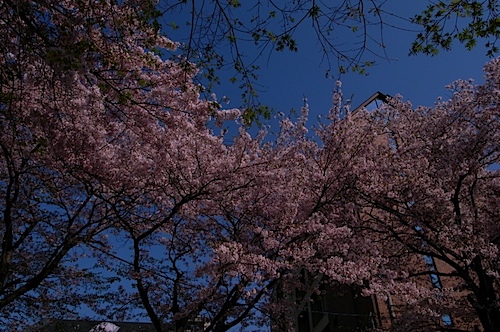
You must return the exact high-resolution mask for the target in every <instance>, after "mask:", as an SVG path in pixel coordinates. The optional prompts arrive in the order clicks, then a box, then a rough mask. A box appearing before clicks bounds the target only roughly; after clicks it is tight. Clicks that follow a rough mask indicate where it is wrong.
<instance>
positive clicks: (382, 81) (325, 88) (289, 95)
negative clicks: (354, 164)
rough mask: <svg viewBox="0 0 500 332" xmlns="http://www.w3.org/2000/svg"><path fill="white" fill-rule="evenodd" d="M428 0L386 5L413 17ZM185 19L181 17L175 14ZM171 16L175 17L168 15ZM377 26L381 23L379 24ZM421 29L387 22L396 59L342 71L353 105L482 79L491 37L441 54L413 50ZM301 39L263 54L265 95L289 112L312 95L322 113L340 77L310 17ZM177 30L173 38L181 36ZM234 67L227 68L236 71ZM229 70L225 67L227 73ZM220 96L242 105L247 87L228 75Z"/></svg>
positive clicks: (428, 98) (430, 97) (426, 96)
mask: <svg viewBox="0 0 500 332" xmlns="http://www.w3.org/2000/svg"><path fill="white" fill-rule="evenodd" d="M427 3H428V1H401V0H387V2H386V4H385V5H384V7H383V8H385V9H386V10H390V11H391V12H393V13H396V14H398V15H400V16H402V17H406V18H409V17H411V16H413V15H414V14H416V13H418V12H420V11H421V10H422V9H424V8H425V5H426V4H427ZM173 20H176V21H177V22H181V21H182V19H181V17H179V16H177V17H173ZM165 21H166V22H170V21H171V20H170V17H166V18H165ZM387 23H390V24H394V25H397V26H399V27H404V28H407V29H410V30H411V29H415V27H412V26H411V25H409V24H408V23H405V22H404V21H402V20H399V19H395V18H394V19H393V18H390V17H389V18H387ZM374 29H376V28H375V27H374ZM187 30H188V29H187V28H185V27H182V26H181V29H179V30H178V31H177V32H176V33H180V34H181V35H182V33H185V32H186V31H187ZM415 36H416V32H414V31H413V32H411V31H402V30H396V29H391V28H388V27H385V28H384V38H385V40H384V41H385V45H386V52H387V56H388V58H389V59H391V60H387V59H377V58H375V57H373V56H370V55H369V54H366V58H365V59H366V60H374V59H376V60H377V64H376V65H375V66H374V67H372V68H370V69H369V75H367V76H363V75H360V74H356V73H348V74H344V75H343V76H342V77H341V81H342V83H343V85H342V90H343V92H344V96H345V98H350V97H351V96H352V97H353V99H352V105H353V107H355V106H357V105H359V104H360V103H361V102H363V101H364V100H365V99H366V98H368V97H369V96H371V95H372V94H373V93H374V92H376V91H381V92H383V93H385V94H389V95H392V96H394V95H396V94H401V95H402V96H403V97H404V100H410V101H412V103H413V105H414V106H416V105H428V106H430V105H432V104H433V103H434V101H435V100H436V98H437V97H438V96H442V97H443V98H445V99H446V97H447V96H449V93H448V92H447V90H446V89H445V86H446V85H447V84H449V83H451V82H452V81H454V80H456V79H469V78H473V79H475V80H476V82H478V83H480V82H481V81H482V77H483V73H482V67H483V66H484V64H485V63H486V62H487V61H489V58H488V57H487V56H486V55H485V54H486V49H485V48H484V46H483V45H484V43H485V41H481V40H480V41H479V42H478V46H477V47H476V48H475V49H474V50H472V51H467V50H465V48H464V47H463V46H462V45H461V44H459V43H458V42H455V43H454V44H453V49H452V51H449V52H444V51H443V52H440V53H439V54H438V55H437V56H436V57H430V56H426V55H417V56H408V51H409V48H410V44H411V42H412V41H413V39H414V38H415ZM295 37H296V40H297V42H298V48H299V50H298V52H297V53H293V52H287V51H284V52H274V53H272V54H271V55H270V57H268V56H267V54H266V55H265V56H263V57H261V59H260V61H259V63H258V64H259V65H260V67H261V70H260V71H259V76H260V78H259V84H261V85H262V86H263V87H262V88H261V89H260V90H261V91H260V101H261V102H262V103H263V104H265V105H268V106H270V107H272V108H273V109H274V110H276V111H282V112H285V113H287V112H288V111H289V110H290V109H292V108H294V109H299V108H300V107H301V106H302V99H303V97H304V96H305V97H307V99H308V103H309V105H310V112H311V118H315V117H316V116H317V115H319V114H327V113H328V109H329V108H330V105H331V99H332V98H331V97H332V91H333V90H334V88H335V83H336V79H335V78H325V70H326V69H327V65H326V63H324V62H323V63H322V54H321V52H320V51H319V48H318V45H317V42H316V39H315V35H314V32H313V31H312V29H311V28H310V24H309V26H308V23H307V22H306V23H305V25H304V26H303V27H302V29H301V30H299V34H298V35H296V36H295ZM175 38H176V37H175V36H173V39H174V40H175ZM352 38H353V34H350V33H346V34H345V36H336V40H337V41H338V42H346V43H349V42H352ZM252 52H256V50H255V48H253V46H252V44H251V43H249V44H248V48H247V49H245V50H244V53H245V54H246V55H248V57H249V58H251V57H252V56H253V54H255V53H252ZM231 74H232V73H227V75H231ZM222 75H224V73H222ZM215 91H216V93H217V96H218V97H222V96H223V95H225V96H228V97H229V98H230V99H231V104H230V105H227V106H226V107H237V106H239V105H240V102H239V96H240V94H241V91H239V90H238V89H237V85H235V84H231V83H229V81H228V80H227V79H222V83H221V85H220V86H218V87H216V89H215Z"/></svg>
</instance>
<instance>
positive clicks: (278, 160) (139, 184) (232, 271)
mask: <svg viewBox="0 0 500 332" xmlns="http://www.w3.org/2000/svg"><path fill="white" fill-rule="evenodd" d="M150 6H151V3H150V2H148V1H144V2H141V1H138V2H135V1H131V2H127V1H126V2H120V3H115V2H112V1H110V2H108V1H100V2H92V3H91V4H89V5H88V6H87V5H86V4H84V3H80V2H73V1H66V2H60V1H44V2H30V1H21V2H10V1H6V2H4V3H3V5H2V7H1V9H2V11H1V15H2V16H1V17H2V20H1V25H0V30H1V31H2V34H3V35H5V36H7V37H6V38H7V39H6V43H5V44H2V58H1V59H2V60H1V61H2V62H1V65H2V66H1V70H2V71H1V75H2V81H1V103H0V105H1V110H2V113H1V126H2V133H1V137H0V143H1V147H2V159H1V164H0V166H1V168H0V169H1V171H0V175H1V183H2V186H1V199H2V201H1V203H0V206H1V208H2V219H1V221H2V224H1V227H2V228H1V229H0V235H1V242H2V247H1V260H0V267H1V272H0V312H1V313H2V316H1V317H2V324H3V326H5V327H6V328H7V324H9V327H10V328H11V329H14V330H15V329H22V328H23V326H24V325H25V324H30V323H32V322H33V320H34V319H36V317H40V316H42V317H43V316H44V315H50V316H51V317H64V318H67V317H68V316H74V311H75V310H77V308H78V306H79V305H82V304H85V305H86V306H88V307H89V308H90V309H92V310H95V311H96V312H97V313H98V314H100V315H102V316H106V317H119V318H127V317H131V316H128V315H133V311H134V309H136V308H138V307H142V308H143V309H144V312H145V313H146V314H147V315H148V317H149V318H150V319H151V321H152V322H153V324H154V325H155V327H156V329H157V330H159V331H161V330H162V329H165V328H166V326H170V325H173V326H174V327H175V328H176V329H182V328H186V327H187V326H188V325H189V324H191V323H192V322H193V320H196V319H198V318H199V317H204V319H207V320H208V323H207V324H208V325H207V329H208V330H217V331H226V330H228V329H230V328H232V327H234V326H236V325H243V326H244V325H246V324H263V319H264V318H265V317H267V316H266V315H269V314H270V311H271V310H272V309H273V306H276V303H271V295H272V292H273V286H274V285H276V283H277V282H278V281H279V280H283V279H284V278H285V277H286V278H287V280H288V281H289V282H290V283H292V281H293V279H294V278H295V279H296V277H297V273H296V271H297V270H298V269H301V268H304V267H305V268H308V269H309V270H311V271H317V270H319V269H320V266H321V267H322V268H321V270H322V271H323V270H324V271H326V270H328V271H330V272H329V274H330V275H331V277H332V278H333V279H336V280H337V279H342V280H347V281H350V282H361V279H363V278H364V277H359V276H358V274H356V273H352V269H351V266H352V264H353V262H351V260H350V259H349V258H346V259H345V260H344V261H342V259H340V260H338V261H337V263H336V264H335V265H332V261H330V260H329V258H331V259H334V258H335V257H337V256H345V255H346V248H347V246H348V244H347V241H348V240H347V239H348V237H349V236H350V232H349V230H348V229H347V228H346V227H345V225H344V224H343V222H341V221H340V219H337V218H331V221H329V220H330V219H329V217H328V216H329V215H332V216H333V215H335V214H338V215H345V216H349V218H351V217H352V214H351V213H350V210H349V209H346V208H345V206H344V204H343V203H342V202H341V198H343V197H348V196H349V195H350V194H349V188H351V184H350V182H349V181H350V179H351V178H350V176H348V175H347V174H345V172H346V169H345V168H344V167H343V166H345V165H342V167H336V168H332V169H330V166H328V165H329V164H328V162H327V160H329V159H328V157H323V152H322V150H321V149H320V148H319V147H318V145H317V144H316V143H315V142H314V141H311V140H309V139H307V138H306V132H307V130H306V128H305V119H306V115H305V114H304V117H302V118H301V119H299V121H298V122H297V123H292V122H291V121H290V120H289V119H286V118H283V119H282V134H281V135H280V136H279V137H278V138H277V140H276V143H275V144H271V143H266V140H264V134H262V135H261V136H258V137H255V138H252V137H251V136H250V135H249V134H248V133H247V132H246V130H245V128H244V127H241V129H240V133H239V135H237V137H236V138H235V141H234V143H233V144H232V145H227V144H224V136H223V135H222V134H218V133H214V130H216V129H211V126H209V125H207V124H208V123H209V122H210V121H214V122H215V123H219V122H221V121H225V120H228V119H235V118H240V117H241V112H240V111H238V110H220V109H219V105H218V103H217V102H216V100H212V101H207V100H201V99H200V98H199V92H200V89H201V88H200V87H199V86H198V85H196V84H194V83H193V77H194V75H195V74H196V69H195V68H194V66H192V65H190V64H189V63H185V62H174V61H170V60H163V59H162V58H160V57H159V56H158V55H157V54H156V53H155V52H156V50H155V47H159V48H162V49H164V50H166V51H168V50H170V49H172V48H174V47H175V44H174V43H173V42H171V41H170V40H168V39H166V38H164V37H161V36H159V35H158V34H157V31H156V30H155V29H154V25H149V24H148V19H149V16H148V15H149V14H148V11H149V10H150V9H151V8H150ZM306 111H307V109H306V108H305V109H304V112H305V113H306ZM337 120H338V119H337ZM339 123H341V122H339V121H337V122H336V124H337V125H338V124H339ZM345 135H347V133H346V132H344V136H342V137H344V138H343V139H345ZM366 142H369V141H366ZM328 151H329V150H328ZM340 151H342V150H340V149H339V147H338V142H337V143H336V144H333V145H332V152H331V153H332V154H335V153H340ZM329 153H330V152H329ZM350 156H351V157H352V155H350ZM351 157H349V156H347V157H346V160H345V162H349V161H350V158H351ZM325 158H326V159H325ZM318 170H321V171H323V172H324V173H325V175H324V177H325V181H331V183H329V184H328V185H325V186H319V187H317V186H316V183H315V180H316V177H317V175H316V171H318ZM340 171H341V172H342V174H339V173H338V172H340ZM326 174H328V175H326ZM304 185H311V186H312V187H310V188H308V187H307V186H306V187H303V186H304ZM326 206H329V209H326ZM320 210H321V211H320ZM339 218H340V217H339ZM346 218H347V217H346ZM322 230H328V234H330V237H328V239H330V240H329V241H330V242H329V243H331V246H329V247H327V248H329V249H328V250H326V249H322V250H323V251H325V250H326V251H325V253H324V254H323V253H321V254H320V253H318V254H317V255H316V254H315V252H317V251H318V250H319V248H321V247H322V246H323V245H324V243H323V241H326V239H327V238H319V237H318V236H317V235H318V234H320V233H321V232H322ZM110 238H111V239H112V240H110ZM113 238H115V239H113ZM120 240H124V241H128V242H126V245H128V244H130V246H129V253H131V255H130V256H128V257H127V256H125V257H123V255H122V254H123V253H122V252H120V250H119V249H120V248H119V241H120ZM121 255H122V256H121ZM327 255H328V256H327ZM316 256H318V257H316ZM86 257H88V260H89V261H90V262H92V263H93V264H95V265H94V267H90V268H89V267H88V266H85V259H84V258H86ZM320 264H322V265H320ZM364 270H365V271H367V270H369V266H368V265H367V266H365V267H364ZM99 272H102V273H99ZM118 279H121V280H125V279H128V280H131V281H132V282H133V285H134V287H135V290H133V289H124V288H122V287H120V286H117V289H115V288H114V286H113V285H112V281H115V280H118ZM127 293H129V294H127ZM127 295H130V296H127ZM103 302H104V303H103ZM134 307H135V308H134ZM127 309H130V312H129V311H127Z"/></svg>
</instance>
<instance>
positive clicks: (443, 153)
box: [360, 59, 500, 331]
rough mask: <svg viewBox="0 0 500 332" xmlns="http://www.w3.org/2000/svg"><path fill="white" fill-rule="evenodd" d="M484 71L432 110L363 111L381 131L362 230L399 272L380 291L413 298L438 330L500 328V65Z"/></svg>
mask: <svg viewBox="0 0 500 332" xmlns="http://www.w3.org/2000/svg"><path fill="white" fill-rule="evenodd" d="M485 73H486V75H485V79H486V83H485V84H483V85H480V86H474V85H473V83H472V82H467V81H457V82H455V83H453V84H451V85H450V86H449V89H450V91H451V92H452V93H453V96H452V97H451V98H450V99H449V100H447V101H442V100H439V101H438V102H437V103H436V104H435V105H434V107H417V108H415V109H412V107H411V104H410V103H404V102H402V101H401V100H400V99H398V98H396V99H393V100H392V101H391V102H390V103H389V105H387V106H386V107H384V108H382V109H380V110H378V111H376V112H375V113H373V114H371V115H364V116H363V115H360V117H361V118H364V119H365V121H371V122H372V123H373V125H374V127H373V128H374V130H375V131H377V132H378V133H379V135H380V138H379V143H378V144H376V146H377V150H375V153H374V154H373V155H371V156H370V157H369V158H368V159H367V160H368V163H367V165H369V167H368V168H367V173H366V175H367V176H365V177H364V179H363V181H362V182H361V183H363V185H362V186H361V187H360V193H361V197H360V199H361V201H360V203H361V204H360V206H362V207H363V213H362V214H361V218H362V219H363V229H360V232H362V233H365V234H367V236H370V237H372V239H373V242H378V243H380V245H379V250H380V255H382V256H384V257H386V258H387V273H389V271H393V272H391V273H394V277H393V281H392V282H391V283H390V284H389V285H392V286H386V287H385V289H384V290H382V289H381V290H380V291H381V292H382V291H385V292H387V291H388V290H389V292H390V293H392V295H394V296H399V297H400V298H405V299H407V300H408V301H409V303H411V304H412V306H413V307H414V309H415V308H416V309H418V310H417V311H420V314H423V313H424V312H425V313H424V316H426V317H427V319H425V322H427V323H428V322H429V316H433V315H434V317H436V318H435V320H434V327H433V328H434V329H442V328H443V327H442V325H443V323H444V325H445V326H444V328H445V329H446V328H450V329H452V328H453V326H447V325H450V323H451V322H452V321H455V322H456V323H457V325H459V326H460V324H465V326H467V325H468V326H469V328H470V329H472V328H473V325H474V324H478V325H480V326H481V329H482V330H484V331H497V330H498V329H499V328H500V325H499V324H500V321H499V320H498V319H499V317H500V311H499V310H500V305H499V296H500V293H499V292H500V283H499V280H500V279H499V277H500V275H499V272H500V271H499V266H500V264H499V263H500V262H499V249H500V224H499V223H498V220H499V212H500V210H499V209H498V197H499V196H498V195H499V188H500V187H499V185H500V182H499V180H500V174H499V161H500V160H499V158H500V154H499V152H500V145H499V142H500V136H499V135H500V127H499V121H498V120H499V108H498V93H499V90H498V87H499V78H500V75H499V74H500V62H499V60H498V59H495V60H493V61H492V62H491V63H489V64H487V65H486V67H485ZM412 283H413V289H411V288H410V287H408V286H410V285H412ZM402 285H406V290H403V289H402V288H400V287H401V286H402ZM391 287H394V288H392V290H391ZM404 310H408V308H405V309H404ZM404 310H403V309H402V310H401V311H402V312H404ZM442 315H449V316H442ZM414 317H417V316H416V315H414ZM440 317H443V318H442V320H443V321H442V322H441V318H440ZM450 317H451V319H450ZM406 318H408V316H406ZM431 320H432V319H431ZM410 321H411V320H410ZM405 323H406V325H403V327H402V329H403V330H409V329H410V327H411V326H410V325H408V323H409V321H408V320H407V321H406V322H405ZM440 325H441V327H440ZM462 326H463V325H462ZM413 328H416V329H419V328H422V326H420V327H419V325H415V324H414V325H413Z"/></svg>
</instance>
